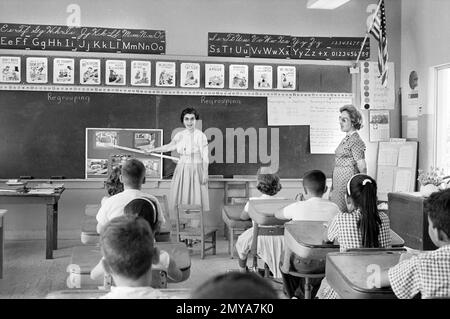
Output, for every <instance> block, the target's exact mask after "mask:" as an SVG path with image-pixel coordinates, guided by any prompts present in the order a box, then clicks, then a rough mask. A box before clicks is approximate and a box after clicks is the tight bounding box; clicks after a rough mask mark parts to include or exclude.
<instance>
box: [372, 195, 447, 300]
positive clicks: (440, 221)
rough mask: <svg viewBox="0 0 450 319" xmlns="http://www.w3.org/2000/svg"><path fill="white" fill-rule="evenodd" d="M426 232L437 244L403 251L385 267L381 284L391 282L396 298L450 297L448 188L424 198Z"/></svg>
mask: <svg viewBox="0 0 450 319" xmlns="http://www.w3.org/2000/svg"><path fill="white" fill-rule="evenodd" d="M424 211H425V212H426V213H427V214H428V234H429V235H430V238H431V240H432V241H433V243H434V244H435V245H436V246H437V247H438V249H436V250H434V251H426V252H420V253H419V254H411V253H404V254H402V255H401V257H400V262H399V263H398V264H397V265H396V266H394V267H392V268H390V269H389V270H385V271H383V272H382V275H381V283H380V286H382V287H385V286H391V288H392V290H393V291H394V293H395V295H396V296H397V298H402V299H407V298H408V299H409V298H414V297H415V296H418V294H419V293H420V297H421V298H448V297H450V189H446V190H442V191H439V192H436V193H433V194H431V195H430V197H428V198H427V199H426V200H425V202H424Z"/></svg>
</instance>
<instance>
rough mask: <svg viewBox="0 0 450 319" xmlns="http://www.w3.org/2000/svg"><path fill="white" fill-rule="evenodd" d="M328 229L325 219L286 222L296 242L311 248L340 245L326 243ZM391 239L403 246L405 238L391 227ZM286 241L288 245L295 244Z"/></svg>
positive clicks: (393, 243) (394, 244)
mask: <svg viewBox="0 0 450 319" xmlns="http://www.w3.org/2000/svg"><path fill="white" fill-rule="evenodd" d="M325 231H326V227H325V223H324V222H323V221H295V222H289V223H286V224H285V232H286V233H288V234H289V235H290V236H291V237H292V238H293V239H294V241H295V243H297V244H300V245H302V246H306V247H310V248H326V247H329V248H331V247H339V245H334V244H325V243H324V242H323V237H324V233H325ZM391 241H392V246H393V247H402V246H403V245H404V243H405V242H404V240H403V239H402V238H401V237H400V236H399V235H397V234H396V233H395V232H394V231H393V230H392V229H391ZM295 243H291V241H286V245H290V244H295Z"/></svg>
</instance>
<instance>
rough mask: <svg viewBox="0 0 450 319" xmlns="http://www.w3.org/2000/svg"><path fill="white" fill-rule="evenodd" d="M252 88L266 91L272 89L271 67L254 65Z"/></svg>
mask: <svg viewBox="0 0 450 319" xmlns="http://www.w3.org/2000/svg"><path fill="white" fill-rule="evenodd" d="M253 80H254V81H253V88H254V89H255V90H267V89H271V88H272V66H270V65H255V66H254V69H253Z"/></svg>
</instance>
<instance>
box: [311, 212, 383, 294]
mask: <svg viewBox="0 0 450 319" xmlns="http://www.w3.org/2000/svg"><path fill="white" fill-rule="evenodd" d="M378 214H379V216H380V219H381V227H380V232H379V234H378V241H379V243H380V248H388V247H391V230H390V226H389V217H388V216H387V215H386V214H385V213H383V212H378ZM360 218H361V212H360V211H359V210H354V211H353V212H351V213H339V214H337V215H336V217H335V218H334V219H333V220H332V221H331V223H330V226H329V227H328V240H335V239H338V240H339V250H340V251H341V252H345V251H346V250H347V249H350V248H362V235H361V231H360V230H359V229H358V221H359V220H360ZM318 297H319V298H320V299H336V298H339V296H338V294H337V293H336V291H334V289H333V288H331V287H330V286H329V285H328V282H326V281H325V282H324V283H323V285H322V287H321V289H320V291H319V292H318Z"/></svg>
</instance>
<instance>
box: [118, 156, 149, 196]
mask: <svg viewBox="0 0 450 319" xmlns="http://www.w3.org/2000/svg"><path fill="white" fill-rule="evenodd" d="M121 173H122V175H123V178H124V183H126V184H128V185H129V186H131V187H133V188H136V189H138V188H140V187H141V185H142V184H143V182H144V178H145V166H144V164H143V163H142V162H141V161H139V160H137V159H135V158H132V159H129V160H127V161H126V162H125V163H124V164H123V166H122V170H121Z"/></svg>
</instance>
